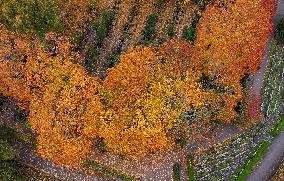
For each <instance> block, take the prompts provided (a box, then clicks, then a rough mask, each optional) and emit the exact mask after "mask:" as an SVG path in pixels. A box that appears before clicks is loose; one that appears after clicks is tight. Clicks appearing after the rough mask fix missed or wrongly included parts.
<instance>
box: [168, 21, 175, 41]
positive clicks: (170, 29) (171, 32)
mask: <svg viewBox="0 0 284 181" xmlns="http://www.w3.org/2000/svg"><path fill="white" fill-rule="evenodd" d="M167 35H168V36H169V37H171V38H172V37H173V36H174V24H173V23H170V24H169V25H168V27H167Z"/></svg>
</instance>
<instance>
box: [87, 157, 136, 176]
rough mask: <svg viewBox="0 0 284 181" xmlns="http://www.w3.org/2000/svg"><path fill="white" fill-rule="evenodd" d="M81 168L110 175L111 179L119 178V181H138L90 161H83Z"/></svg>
mask: <svg viewBox="0 0 284 181" xmlns="http://www.w3.org/2000/svg"><path fill="white" fill-rule="evenodd" d="M83 166H84V167H85V168H88V169H94V170H95V171H98V172H101V173H104V174H106V175H110V176H112V177H116V178H119V179H121V180H125V181H136V180H138V179H136V178H134V177H132V176H128V175H126V174H124V173H121V172H119V171H117V170H114V169H112V168H107V167H103V166H101V165H100V164H98V163H96V162H95V161H92V160H87V161H85V162H84V164H83Z"/></svg>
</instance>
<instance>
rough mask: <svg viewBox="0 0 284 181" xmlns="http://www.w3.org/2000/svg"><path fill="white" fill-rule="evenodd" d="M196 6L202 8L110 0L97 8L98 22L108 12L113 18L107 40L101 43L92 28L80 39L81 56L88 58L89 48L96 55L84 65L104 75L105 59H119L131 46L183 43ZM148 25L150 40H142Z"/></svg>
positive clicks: (175, 3) (161, 1)
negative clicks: (82, 53)
mask: <svg viewBox="0 0 284 181" xmlns="http://www.w3.org/2000/svg"><path fill="white" fill-rule="evenodd" d="M207 3H208V2H207ZM203 4H204V3H203ZM198 6H201V5H198V4H195V3H194V2H191V4H187V5H186V6H185V5H184V4H183V3H181V2H180V1H178V0H176V1H165V0H152V2H147V3H145V2H143V1H138V0H126V1H121V0H113V1H110V2H108V3H104V6H103V7H100V13H98V19H99V20H100V19H103V18H104V17H103V16H104V15H103V14H104V12H110V13H111V14H112V18H111V23H110V25H109V27H107V28H108V29H109V30H108V31H107V34H106V36H105V37H103V39H100V38H98V35H97V34H96V30H95V28H94V26H93V25H91V26H90V30H88V31H87V32H86V33H85V34H84V35H83V38H84V37H85V38H84V41H83V42H85V43H84V45H83V46H82V47H84V48H83V49H84V53H85V54H87V53H88V51H89V50H90V49H91V48H93V49H95V52H96V53H95V54H96V56H94V57H90V56H88V55H87V58H86V60H85V62H86V61H88V62H87V63H85V64H88V63H90V62H91V63H92V64H94V65H95V66H96V70H95V72H96V73H98V72H102V74H104V71H105V69H106V68H105V67H104V65H105V64H106V61H107V59H108V57H114V56H119V55H120V54H121V53H123V52H126V51H127V49H128V48H129V47H131V46H134V45H139V44H149V43H154V44H158V43H162V42H163V41H165V40H166V39H171V38H175V39H183V31H184V29H185V28H186V27H190V26H191V24H192V21H193V18H194V17H195V16H196V13H197V9H198ZM147 23H150V25H149V26H150V28H149V29H150V32H148V33H150V36H151V37H150V39H148V38H149V37H145V36H147V35H145V34H147V33H146V32H145V31H146V29H147V28H146V27H147ZM152 31H153V32H152ZM169 34H171V36H170V35H169ZM94 37H95V38H94ZM145 39H146V40H145ZM107 68H109V67H107ZM99 76H100V74H99ZM102 76H103V77H104V76H105V75H102Z"/></svg>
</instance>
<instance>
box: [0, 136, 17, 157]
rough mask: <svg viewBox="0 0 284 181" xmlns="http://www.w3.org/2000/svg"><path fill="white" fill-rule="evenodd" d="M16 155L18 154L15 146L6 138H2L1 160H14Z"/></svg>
mask: <svg viewBox="0 0 284 181" xmlns="http://www.w3.org/2000/svg"><path fill="white" fill-rule="evenodd" d="M16 157H18V154H17V152H16V151H15V150H14V149H13V147H12V146H11V145H10V144H9V143H8V142H7V141H6V140H2V139H0V160H5V161H6V160H14V159H15V158H16Z"/></svg>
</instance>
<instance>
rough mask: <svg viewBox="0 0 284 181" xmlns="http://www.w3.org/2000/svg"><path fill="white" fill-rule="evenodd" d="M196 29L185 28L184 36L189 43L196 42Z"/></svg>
mask: <svg viewBox="0 0 284 181" xmlns="http://www.w3.org/2000/svg"><path fill="white" fill-rule="evenodd" d="M195 34H196V29H195V28H193V27H187V26H186V27H184V29H183V33H182V36H183V38H184V39H186V40H187V41H191V42H193V41H194V40H195Z"/></svg>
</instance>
